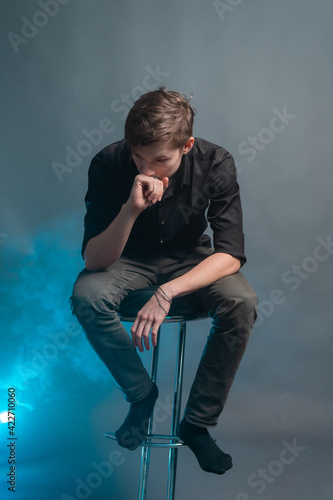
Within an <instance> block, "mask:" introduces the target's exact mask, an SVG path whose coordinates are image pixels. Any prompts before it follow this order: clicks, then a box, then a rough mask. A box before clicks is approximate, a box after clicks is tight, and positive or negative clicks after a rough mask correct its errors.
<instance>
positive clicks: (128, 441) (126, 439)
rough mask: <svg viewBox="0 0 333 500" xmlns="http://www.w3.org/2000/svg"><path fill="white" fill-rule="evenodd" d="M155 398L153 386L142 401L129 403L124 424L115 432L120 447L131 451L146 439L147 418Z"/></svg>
mask: <svg viewBox="0 0 333 500" xmlns="http://www.w3.org/2000/svg"><path fill="white" fill-rule="evenodd" d="M157 397H158V389H157V386H156V385H155V384H154V385H153V388H152V390H151V391H150V393H149V394H147V396H146V397H145V398H144V399H142V400H141V401H138V402H137V403H131V406H130V409H129V412H128V414H127V417H126V418H125V421H124V423H123V424H122V425H121V427H119V429H118V430H117V431H116V438H117V441H118V444H119V445H120V446H122V447H123V448H128V449H129V450H131V451H133V450H136V449H137V447H138V446H140V444H141V443H142V441H144V440H145V439H146V437H147V433H148V421H149V417H150V415H151V414H152V411H153V409H154V405H155V402H156V399H157Z"/></svg>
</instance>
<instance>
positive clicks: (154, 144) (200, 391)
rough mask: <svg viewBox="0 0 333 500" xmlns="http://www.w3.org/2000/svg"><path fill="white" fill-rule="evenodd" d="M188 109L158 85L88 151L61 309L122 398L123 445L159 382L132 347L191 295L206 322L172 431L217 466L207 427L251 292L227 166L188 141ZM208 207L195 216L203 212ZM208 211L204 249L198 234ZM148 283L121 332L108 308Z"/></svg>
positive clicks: (246, 324) (203, 144)
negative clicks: (107, 140) (68, 287)
mask: <svg viewBox="0 0 333 500" xmlns="http://www.w3.org/2000/svg"><path fill="white" fill-rule="evenodd" d="M193 118H194V110H193V109H192V107H191V106H190V104H189V102H188V100H187V99H186V97H185V96H184V95H182V94H180V93H178V92H172V91H167V90H165V89H164V88H163V87H162V88H160V89H159V90H156V91H153V92H148V93H147V94H144V95H143V96H141V97H140V99H138V100H137V101H136V102H135V104H134V106H133V107H132V109H131V110H130V112H129V114H128V117H127V120H126V124H125V139H124V140H122V141H119V142H116V143H114V144H111V145H110V146H107V147H106V148H104V149H103V150H102V151H101V152H100V153H98V154H97V155H96V156H95V157H94V158H93V160H92V162H91V166H90V169H89V187H88V192H87V195H86V198H85V201H86V207H87V213H86V216H85V234H84V240H83V247H82V253H83V256H84V259H85V269H84V270H83V271H82V272H81V273H80V275H79V277H78V279H77V281H76V283H75V285H74V290H73V296H72V298H71V300H72V309H73V312H74V314H75V315H76V316H77V318H78V320H79V322H80V323H81V325H82V327H83V329H84V330H85V332H86V335H87V338H88V340H89V342H90V343H91V345H92V346H93V348H94V349H95V351H96V353H97V354H98V355H99V357H100V358H101V360H102V361H103V362H104V363H105V364H106V366H107V367H108V369H109V370H110V372H111V374H112V376H113V377H114V379H115V381H116V382H117V384H118V385H119V387H120V388H121V390H122V391H123V393H124V395H125V397H126V399H127V401H128V402H129V403H130V409H129V413H128V415H127V417H126V419H125V421H124V423H123V424H122V426H121V427H120V429H118V431H117V432H116V437H117V440H118V442H119V444H120V446H123V447H125V448H128V449H131V450H134V449H136V448H137V447H138V446H139V445H140V443H141V442H142V441H143V440H144V439H145V437H146V433H147V422H148V417H149V416H150V415H151V413H152V410H153V407H154V404H155V402H156V399H157V397H158V389H157V387H156V385H155V384H153V382H152V381H151V379H150V377H149V375H148V373H147V371H146V370H145V368H144V367H143V364H142V362H141V359H140V357H139V354H138V353H137V351H136V347H137V348H138V350H139V351H140V352H143V350H144V347H145V348H146V349H149V348H150V341H149V337H151V343H152V345H153V346H155V345H156V339H157V331H158V328H159V326H160V325H161V323H162V321H163V320H164V318H165V317H166V316H167V315H168V312H169V309H170V305H171V302H172V300H173V299H174V298H175V297H179V296H181V295H189V294H191V296H192V297H194V298H195V300H197V301H198V303H200V304H201V307H203V308H204V309H205V310H206V311H207V312H208V313H209V315H210V317H211V318H212V319H213V323H212V327H211V331H210V335H209V336H208V340H207V343H206V346H205V349H204V352H203V355H202V358H201V361H200V364H199V367H198V371H197V373H196V376H195V380H194V382H193V385H192V388H191V392H190V395H189V399H188V402H187V406H186V409H185V413H184V418H183V420H182V422H181V425H180V429H179V435H180V437H181V439H182V440H183V441H184V442H185V443H186V444H187V445H188V446H189V448H190V449H191V450H192V451H193V452H194V453H195V455H196V457H197V459H198V462H199V464H200V466H201V468H202V469H203V470H205V471H208V472H213V473H216V474H223V473H224V472H225V471H226V470H228V469H230V467H232V461H231V457H230V455H228V454H226V453H224V452H223V451H222V450H220V448H219V447H218V446H217V445H216V444H215V442H214V441H213V439H212V438H211V437H210V434H209V432H208V428H209V427H214V426H216V424H217V420H218V417H219V415H220V413H221V412H222V410H223V407H224V404H225V402H226V399H227V396H228V392H229V389H230V387H231V384H232V381H233V379H234V376H235V374H236V371H237V368H238V365H239V363H240V361H241V358H242V356H243V353H244V350H245V347H246V344H247V340H248V337H249V334H250V332H251V330H252V327H253V323H254V321H255V317H256V306H257V299H256V296H255V293H254V291H253V289H252V288H251V287H250V285H249V284H248V283H247V281H246V280H245V278H244V277H243V275H242V274H241V273H240V272H239V269H240V267H241V266H242V265H243V264H244V263H245V262H246V258H245V256H244V237H243V232H242V210H241V203H240V197H239V187H238V184H237V180H236V170H235V166H234V161H233V158H232V157H231V155H230V154H229V153H228V152H227V151H226V150H225V149H224V148H222V147H219V146H216V145H215V144H212V143H210V142H207V141H205V140H203V139H198V138H197V139H194V137H193V136H192V134H193V132H192V130H193ZM207 208H208V211H207V216H206V209H207ZM207 220H208V222H209V223H210V226H211V229H212V231H213V237H214V248H210V243H209V238H208V237H207V236H205V235H203V233H204V231H205V229H206V227H207ZM153 285H154V286H159V288H157V291H156V293H155V294H154V295H153V296H152V297H151V299H150V300H149V301H148V302H147V303H146V304H145V305H144V306H143V307H142V309H141V310H140V311H139V312H138V314H137V317H136V320H135V322H134V324H133V326H132V328H131V335H132V340H131V339H130V337H129V335H128V334H127V332H126V330H125V328H124V326H123V325H122V324H121V322H120V320H119V316H118V315H117V311H118V309H119V306H120V304H121V302H122V300H123V299H124V298H125V297H126V295H127V294H128V293H129V292H131V291H133V290H136V289H142V288H146V287H150V286H153Z"/></svg>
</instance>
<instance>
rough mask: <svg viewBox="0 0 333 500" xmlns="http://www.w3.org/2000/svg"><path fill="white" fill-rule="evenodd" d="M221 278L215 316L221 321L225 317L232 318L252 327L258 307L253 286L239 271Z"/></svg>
mask: <svg viewBox="0 0 333 500" xmlns="http://www.w3.org/2000/svg"><path fill="white" fill-rule="evenodd" d="M223 280H224V281H221V288H220V291H221V296H220V300H219V304H218V307H217V309H216V312H215V318H220V320H222V321H225V320H226V318H227V317H228V318H229V319H232V318H233V319H234V320H236V322H237V323H239V324H241V325H248V327H250V328H252V326H253V324H254V322H255V320H256V317H257V307H258V299H257V297H256V294H255V292H254V290H253V288H252V287H251V286H250V285H249V283H248V282H247V281H246V280H245V278H244V277H243V275H241V274H240V273H237V274H235V275H231V276H228V277H227V279H223Z"/></svg>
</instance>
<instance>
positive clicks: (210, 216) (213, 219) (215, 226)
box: [207, 153, 246, 266]
mask: <svg viewBox="0 0 333 500" xmlns="http://www.w3.org/2000/svg"><path fill="white" fill-rule="evenodd" d="M211 178H212V182H211V190H212V192H213V194H212V196H211V197H210V202H209V207H208V212H207V220H208V222H209V224H210V227H211V229H212V231H213V244H214V252H215V253H216V252H224V253H228V254H230V255H232V256H233V257H235V258H237V259H239V261H240V263H241V266H243V265H244V264H245V262H246V257H245V253H244V233H243V214H242V206H241V200H240V192H239V185H238V183H237V173H236V167H235V163H234V160H233V157H232V156H231V155H230V153H227V154H226V155H225V156H224V158H223V160H222V161H220V162H219V163H218V164H216V165H215V166H214V168H213V172H212V177H211Z"/></svg>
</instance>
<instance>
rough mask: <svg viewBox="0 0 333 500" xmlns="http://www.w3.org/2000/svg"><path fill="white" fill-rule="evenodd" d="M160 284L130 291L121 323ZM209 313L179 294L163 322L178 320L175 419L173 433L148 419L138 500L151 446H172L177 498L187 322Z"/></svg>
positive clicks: (153, 372) (171, 487) (154, 361)
mask: <svg viewBox="0 0 333 500" xmlns="http://www.w3.org/2000/svg"><path fill="white" fill-rule="evenodd" d="M157 288H158V287H150V288H145V289H141V290H135V291H133V292H131V293H130V294H129V295H128V296H127V297H126V298H125V299H124V300H123V302H122V304H121V307H120V309H119V312H118V314H119V316H120V319H121V321H122V322H134V320H135V318H136V315H137V313H138V311H140V309H141V308H142V307H143V306H144V304H145V303H146V302H148V300H149V299H150V298H151V297H152V295H153V294H154V293H155V291H156V289H157ZM207 317H208V314H207V312H206V311H205V310H204V309H203V307H202V306H201V304H200V303H199V301H198V300H197V299H196V297H195V296H193V295H187V296H184V297H177V298H176V299H174V301H173V302H172V305H171V308H170V311H169V315H168V316H167V317H166V318H165V320H164V321H163V324H164V323H178V324H179V326H178V346H177V359H176V368H175V382H174V398H173V410H172V422H171V432H170V434H167V435H166V434H153V433H152V429H153V419H154V415H153V414H152V416H151V417H150V419H149V423H148V436H147V439H146V440H145V441H144V442H143V443H142V444H141V447H142V451H141V469H140V485H139V493H138V500H145V499H146V495H147V486H148V472H149V461H150V451H151V448H154V447H155V448H169V463H168V481H167V493H166V500H174V498H175V487H176V472H177V458H178V448H180V447H181V446H185V445H184V443H183V442H182V441H181V439H180V438H179V437H178V436H177V429H178V425H179V421H180V407H181V398H182V386H183V370H184V354H185V340H186V324H187V322H188V321H197V320H200V319H206V318H207ZM160 335H161V327H160V328H159V330H158V336H157V345H156V347H154V348H153V349H152V354H151V362H150V377H151V379H152V380H153V382H155V383H156V380H157V367H158V356H159V345H160ZM105 436H106V437H108V438H111V439H116V437H115V435H114V434H113V433H106V434H105Z"/></svg>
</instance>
